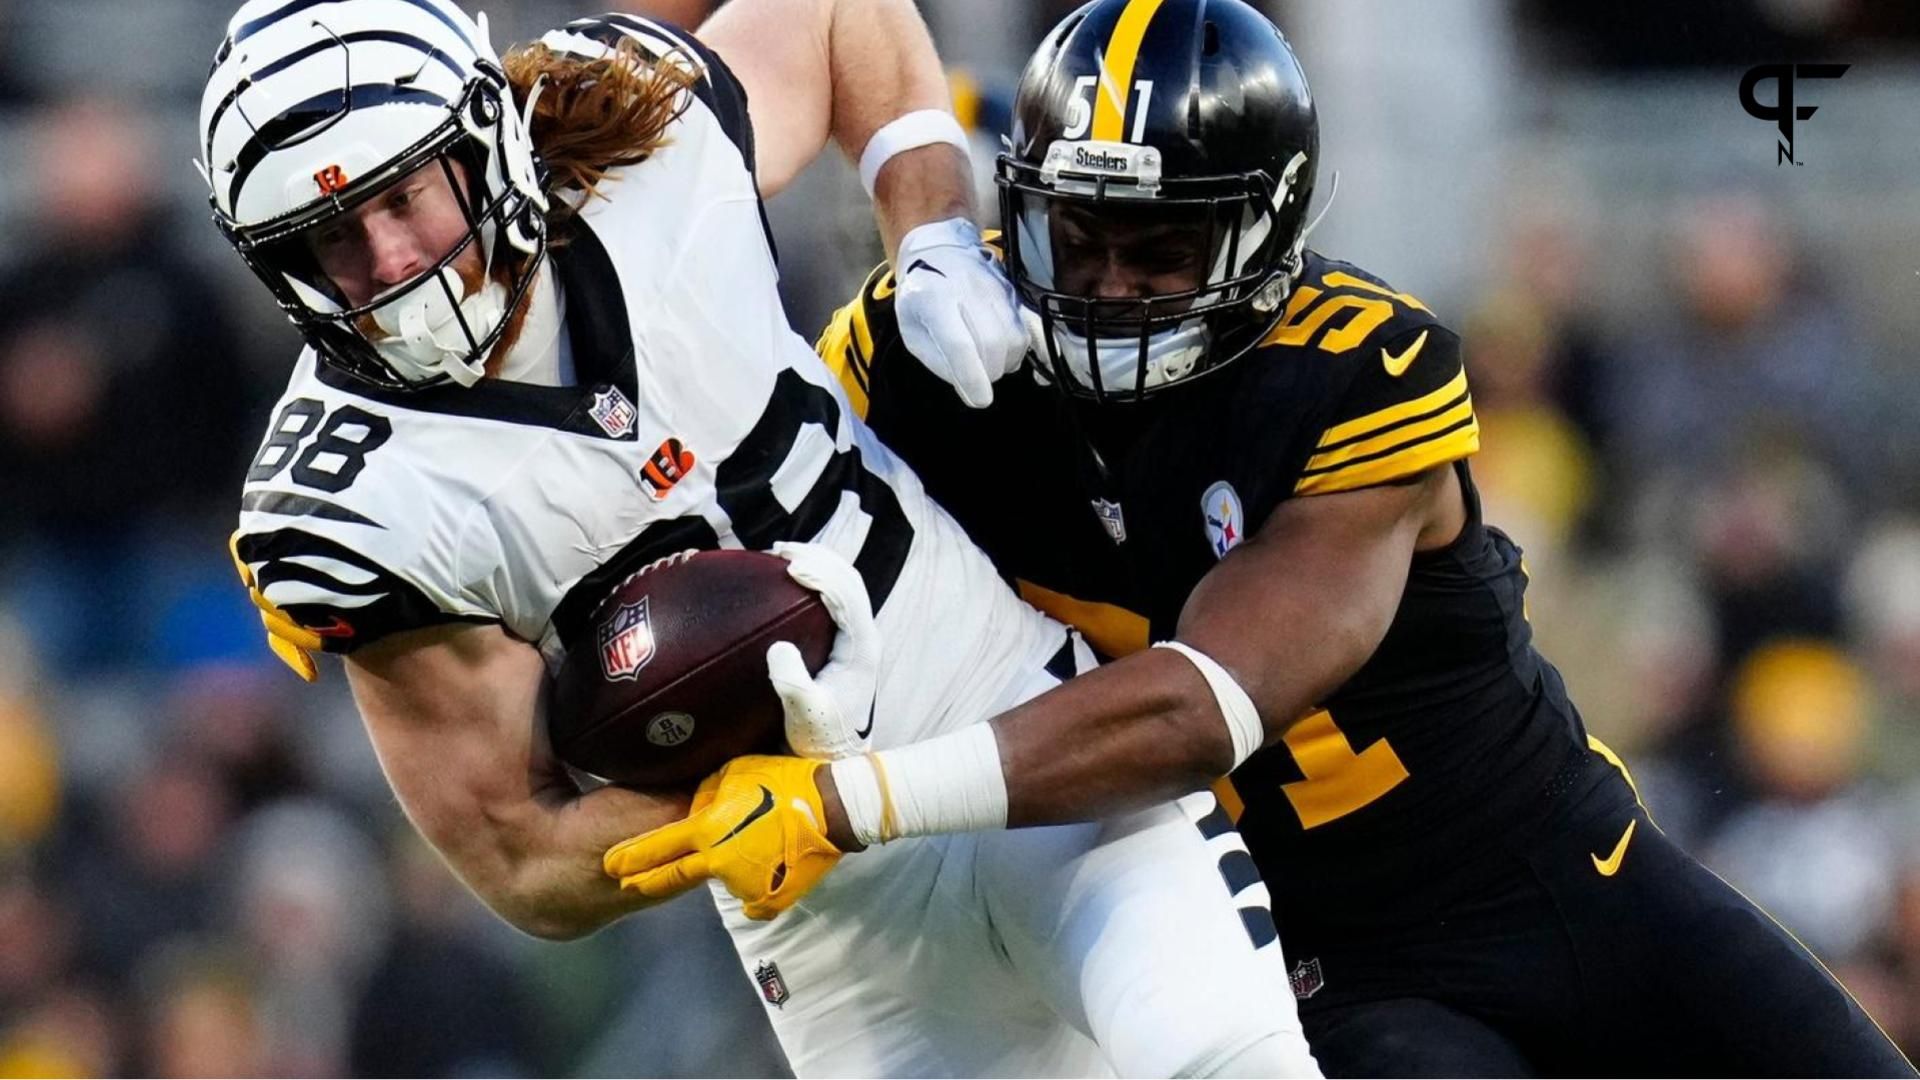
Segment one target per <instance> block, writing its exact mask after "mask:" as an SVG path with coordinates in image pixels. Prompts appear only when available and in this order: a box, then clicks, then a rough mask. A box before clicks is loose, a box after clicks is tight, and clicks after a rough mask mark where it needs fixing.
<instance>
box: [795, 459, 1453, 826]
mask: <svg viewBox="0 0 1920 1080" xmlns="http://www.w3.org/2000/svg"><path fill="white" fill-rule="evenodd" d="M1464 514H1465V511H1464V508H1463V505H1462V502H1461V497H1460V494H1459V480H1458V479H1457V478H1456V477H1455V476H1454V472H1453V469H1452V468H1451V467H1442V468H1438V469H1434V470H1432V471H1430V472H1428V473H1426V474H1424V475H1423V476H1421V477H1420V478H1419V480H1418V481H1416V482H1414V483H1410V484H1403V485H1394V486H1386V487H1377V488H1369V489H1365V490H1361V491H1354V492H1345V493H1341V494H1336V495H1323V496H1316V497H1313V498H1303V499H1296V500H1292V501H1289V502H1286V503H1283V504H1281V506H1280V507H1279V509H1277V510H1275V511H1274V513H1273V515H1272V516H1271V517H1270V518H1269V519H1268V520H1267V522H1266V523H1265V524H1264V525H1263V526H1262V527H1261V528H1260V530H1259V531H1258V532H1257V533H1255V534H1254V535H1253V536H1252V537H1250V538H1249V539H1248V541H1247V542H1246V543H1244V544H1242V545H1241V546H1240V547H1238V548H1236V549H1235V550H1234V551H1233V553H1232V554H1230V555H1229V556H1227V558H1225V559H1223V560H1222V561H1221V562H1220V565H1219V566H1217V567H1215V568H1214V569H1213V571H1212V572H1211V573H1209V574H1207V576H1206V577H1205V578H1203V579H1201V582H1200V584H1199V585H1198V586H1197V587H1196V588H1195V589H1194V591H1193V594H1192V596H1190V597H1189V598H1188V600H1187V605H1186V607H1185V609H1184V610H1183V611H1182V612H1181V615H1180V625H1179V628H1178V632H1177V634H1176V636H1177V638H1178V639H1179V640H1180V641H1183V642H1185V643H1187V644H1189V645H1191V646H1193V647H1194V648H1196V649H1199V650H1200V651H1201V652H1204V653H1206V654H1207V655H1208V656H1211V657H1212V658H1213V659H1214V660H1215V661H1217V662H1218V663H1220V664H1221V665H1222V666H1223V667H1225V668H1226V669H1227V670H1228V671H1229V672H1230V673H1232V675H1233V677H1234V679H1235V680H1236V681H1237V682H1239V683H1240V685H1241V686H1242V687H1243V688H1244V689H1245V690H1246V691H1247V694H1248V696H1249V697H1251V698H1252V699H1253V702H1254V705H1255V706H1256V708H1257V709H1258V710H1259V713H1260V717H1261V720H1262V723H1263V727H1264V728H1265V732H1266V741H1267V742H1268V743H1271V742H1273V741H1274V740H1276V739H1278V738H1279V737H1280V736H1281V735H1283V734H1284V733H1285V732H1286V730H1287V728H1289V727H1291V726H1292V725H1293V724H1294V723H1295V722H1296V721H1298V720H1299V719H1300V718H1301V717H1302V716H1304V715H1306V714H1307V713H1308V712H1309V711H1311V710H1312V709H1313V707H1314V706H1315V705H1316V704H1317V703H1318V702H1319V701H1321V700H1322V699H1324V698H1325V697H1326V696H1327V695H1328V694H1330V693H1332V692H1333V691H1334V690H1335V689H1336V688H1338V687H1339V686H1340V684H1342V683H1344V682H1345V681H1346V680H1347V679H1348V678H1350V677H1351V676H1352V675H1353V673H1354V672H1355V671H1358V670H1359V668H1360V666H1361V665H1362V664H1364V663H1366V661H1367V658H1368V657H1369V656H1371V655H1372V654H1373V651H1374V650H1375V649H1376V648H1377V647H1378V646H1379V644H1380V640H1381V638H1383V637H1385V636H1386V632H1387V627H1388V626H1389V625H1390V624H1391V623H1392V621H1393V615H1394V612H1395V611H1396V610H1397V609H1398V607H1399V603H1400V597H1401V594H1402V592H1403V591H1404V590H1405V588H1406V580H1407V572H1408V568H1409V566H1410V563H1411V560H1412V557H1413V554H1414V552H1415V551H1416V550H1419V549H1423V548H1432V547H1437V546H1440V545H1441V544H1444V543H1446V542H1447V541H1449V540H1451V539H1452V538H1453V537H1454V536H1455V535H1457V534H1458V532H1459V530H1460V527H1461V525H1462V523H1463V522H1464ZM992 722H993V726H994V734H995V737H996V739H997V740H998V742H999V748H1000V758H1001V765H1002V769H1003V772H1004V775H1005V777H1006V785H1007V824H1008V825H1009V826H1022V825H1045V824H1052V823H1057V822H1065V821H1084V820H1088V819H1092V818H1099V817H1105V816H1108V815H1111V814H1113V813H1117V812H1121V811H1124V810H1128V809H1132V808H1134V807H1138V806H1142V805H1146V804H1148V803H1152V802H1158V801H1161V800H1164V799H1168V798H1174V797H1178V796H1180V795H1184V794H1186V793H1188V792H1191V791H1196V790H1199V789H1200V788H1204V787H1206V786H1207V785H1208V784H1210V783H1212V782H1213V781H1214V780H1215V779H1217V778H1219V777H1220V776H1221V775H1223V774H1225V773H1226V772H1227V771H1228V768H1229V767H1230V766H1231V764H1232V762H1233V744H1232V740H1231V738H1230V736H1229V735H1228V731H1227V727H1226V723H1225V720H1224V719H1223V717H1222V715H1221V712H1220V707H1219V705H1218V704H1217V702H1216V700H1215V698H1214V695H1213V692H1212V690H1211V689H1209V687H1208V686H1207V683H1206V681H1205V680H1204V679H1203V678H1202V677H1201V675H1200V673H1199V671H1198V670H1197V669H1196V668H1195V667H1194V665H1193V663H1192V662H1191V661H1189V660H1188V659H1187V658H1186V657H1184V656H1180V655H1177V654H1175V653H1174V652H1172V651H1170V650H1167V649H1147V650H1144V651H1142V652H1138V653H1135V654H1133V655H1132V656H1128V657H1125V658H1123V659H1121V660H1117V661H1115V662H1113V663H1111V664H1107V665H1105V666H1104V667H1101V668H1099V669H1098V670H1095V671H1092V672H1089V673H1088V674H1085V675H1082V676H1079V677H1077V678H1074V679H1070V680H1068V681H1067V682H1065V683H1062V684H1061V685H1060V686H1058V687H1056V688H1055V689H1053V690H1050V691H1048V692H1047V693H1045V694H1042V695H1040V696H1039V697H1036V698H1034V699H1033V700H1031V701H1029V702H1026V703H1025V704H1023V705H1021V706H1019V707H1017V708H1015V709H1012V710H1009V711H1008V712H1005V713H1002V714H1001V715H1000V716H997V717H995V718H994V719H993V721H992ZM816 775H817V778H818V779H819V780H820V781H821V787H822V794H823V796H825V802H826V807H827V816H828V821H829V833H828V835H829V837H830V838H831V839H833V840H834V842H835V843H837V844H842V845H843V847H844V845H845V844H855V846H857V844H856V842H855V840H854V837H853V835H852V833H851V830H850V829H849V828H848V827H847V825H846V822H845V814H844V811H843V810H842V808H841V806H840V804H839V799H838V792H837V791H833V790H832V788H833V782H832V772H831V770H827V769H822V770H820V771H819V772H818V773H817V774H816Z"/></svg>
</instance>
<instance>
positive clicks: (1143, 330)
mask: <svg viewBox="0 0 1920 1080" xmlns="http://www.w3.org/2000/svg"><path fill="white" fill-rule="evenodd" d="M1304 160H1305V159H1304V155H1303V156H1302V157H1301V158H1300V159H1299V162H1296V167H1295V168H1290V169H1289V170H1288V175H1287V176H1285V177H1281V178H1269V177H1268V176H1266V175H1265V174H1263V173H1259V172H1252V173H1245V174H1239V175H1223V176H1213V177H1199V178H1182V179H1177V180H1176V179H1167V178H1162V177H1161V176H1160V174H1159V167H1158V163H1159V157H1158V153H1157V151H1155V150H1154V149H1153V148H1152V147H1143V146H1136V145H1128V144H1102V143H1096V142H1080V143H1071V142H1066V141H1058V142H1055V143H1054V144H1053V145H1052V147H1050V148H1049V151H1048V153H1047V156H1046V158H1045V161H1044V162H1043V164H1041V165H1040V166H1038V167H1035V166H1033V165H1031V164H1029V163H1025V162H1022V161H1019V160H1016V159H1015V158H1014V157H1013V156H1012V155H1002V156H1001V158H1000V165H999V170H998V181H999V186H1000V193H1001V213H1002V221H1003V224H1004V226H1005V230H1006V245H1007V264H1008V267H1009V269H1010V271H1011V274H1012V277H1013V280H1014V283H1015V286H1016V288H1017V289H1018V290H1019V294H1020V299H1021V303H1022V307H1023V308H1024V309H1025V315H1026V317H1027V320H1028V327H1029V332H1030V335H1031V336H1032V337H1033V339H1034V340H1033V345H1034V355H1035V356H1036V357H1038V358H1040V359H1041V361H1042V364H1041V367H1042V370H1041V371H1039V372H1038V373H1037V374H1039V376H1040V377H1041V378H1043V379H1045V380H1046V381H1049V382H1053V383H1054V384H1055V385H1057V386H1059V387H1061V388H1062V389H1064V390H1065V391H1066V392H1068V393H1070V394H1073V395H1075V396H1081V397H1091V398H1094V399H1096V400H1100V401H1131V400H1137V399H1139V398H1142V397H1144V396H1146V395H1148V394H1150V393H1152V392H1154V391H1156V390H1159V389H1161V388H1163V387H1165V386H1168V385H1172V384H1174V383H1178V382H1184V381H1187V380H1191V379H1193V378H1197V377H1198V376H1200V375H1202V374H1205V373H1206V372H1208V371H1213V370H1217V369H1218V368H1220V367H1221V366H1223V365H1224V364H1226V363H1227V362H1228V361H1230V360H1232V359H1235V358H1237V357H1238V356H1240V355H1241V354H1243V353H1245V352H1246V351H1247V350H1248V349H1250V348H1252V347H1253V345H1254V344H1255V343H1256V342H1257V341H1258V340H1259V338H1260V337H1261V336H1262V335H1264V334H1265V332H1266V331H1267V329H1269V328H1270V327H1271V326H1272V325H1273V323H1274V321H1275V320H1277V319H1278V317H1279V310H1280V304H1281V301H1282V300H1284V299H1285V297H1286V294H1287V293H1288V292H1289V291H1290V290H1291V288H1292V282H1293V280H1294V278H1295V277H1296V276H1297V275H1298V273H1299V268H1300V246H1301V245H1300V236H1299V230H1298V228H1297V225H1296V227H1295V228H1293V229H1288V228H1285V227H1284V224H1283V222H1295V223H1297V221H1298V219H1299V210H1298V206H1297V202H1296V200H1302V199H1304V197H1305V192H1303V191H1299V190H1296V183H1295V179H1296V174H1297V173H1298V172H1299V171H1300V170H1299V169H1298V168H1297V165H1298V164H1299V163H1303V162H1304Z"/></svg>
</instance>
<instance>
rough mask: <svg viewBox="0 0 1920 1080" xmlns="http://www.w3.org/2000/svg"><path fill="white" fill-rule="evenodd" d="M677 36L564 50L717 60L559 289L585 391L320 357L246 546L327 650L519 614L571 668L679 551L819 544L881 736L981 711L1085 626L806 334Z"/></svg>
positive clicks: (729, 110) (595, 27)
mask: <svg viewBox="0 0 1920 1080" xmlns="http://www.w3.org/2000/svg"><path fill="white" fill-rule="evenodd" d="M671 35H672V32H671V31H669V30H667V29H666V28H664V27H660V26H658V25H656V24H651V23H648V22H646V21H645V20H640V19H634V18H631V17H625V16H608V17H606V18H604V19H594V20H581V21H580V22H577V23H574V24H571V25H570V26H568V27H567V28H564V29H561V30H556V31H553V32H552V33H550V34H548V35H547V36H546V38H545V39H543V40H544V42H545V44H547V45H549V46H551V47H553V48H555V49H557V50H561V51H568V52H574V53H583V54H588V55H600V54H603V53H604V52H605V50H606V49H607V47H608V45H609V44H610V43H612V42H614V41H618V40H623V39H625V40H634V41H636V42H638V44H639V45H640V46H641V48H642V49H643V51H645V52H647V53H649V54H652V55H669V54H671V55H676V56H678V57H682V58H684V62H687V63H692V64H697V65H699V66H700V67H701V69H702V70H701V74H700V78H699V79H698V81H697V83H696V86H695V93H694V94H693V95H692V100H690V101H689V102H688V103H687V108H686V110H685V112H684V113H683V114H682V116H681V117H680V118H679V119H678V120H676V121H675V122H674V123H673V125H672V127H671V128H670V130H669V132H668V134H667V140H666V145H665V146H664V148H662V149H661V150H659V151H658V152H657V153H655V154H654V155H653V156H652V157H650V158H649V159H647V160H646V161H643V162H641V163H639V164H637V165H634V166H630V167H627V168H623V169H617V170H614V171H613V172H611V173H609V174H608V176H607V179H606V181H605V183H604V184H603V185H602V188H601V191H602V193H603V194H604V195H605V196H606V197H605V198H594V199H591V200H588V201H587V202H586V203H585V204H584V206H583V207H582V210H581V214H580V218H579V222H578V225H577V226H576V227H574V228H573V229H572V231H571V233H570V235H569V236H568V237H567V239H566V243H565V244H564V245H563V246H560V247H558V248H557V249H556V250H554V251H553V252H552V262H553V273H552V274H550V275H548V276H547V277H546V278H544V279H543V280H542V282H541V284H540V285H539V286H537V287H541V288H545V287H551V283H552V282H555V281H557V282H558V283H559V286H560V289H561V294H562V296H563V297H564V301H565V304H564V307H565V313H566V314H565V318H566V334H567V337H568V339H569V342H570V348H571V356H572V360H573V366H574V368H575V370H576V371H577V373H578V383H579V385H577V386H571V387H550V386H540V385H533V384H527V383H513V382H506V381H500V380H492V379H488V380H482V381H481V382H480V383H478V384H476V385H474V386H472V387H461V386H457V385H452V384H447V385H441V386H434V387H429V388H426V389H422V390H417V391H411V392H392V391H383V390H379V389H375V388H373V387H370V386H368V385H366V384H363V383H361V382H359V381H357V380H354V379H352V378H351V377H349V376H346V375H343V374H341V373H340V372H338V371H337V370H335V369H334V368H332V367H329V366H327V365H325V364H322V363H320V362H319V361H318V360H317V359H316V357H315V356H314V354H313V353H312V352H311V350H309V351H308V352H307V353H305V354H304V355H303V356H302V357H301V359H300V361H299V363H298V365H297V369H296V371H295V373H294V376H293V379H292V381H291V383H290V385H289V386H288V388H287V391H286V394H285V395H284V396H283V397H282V399H281V401H280V403H279V405H278V407H277V409H276V411H275V414H274V418H273V421H272V425H271V427H270V428H269V431H268V435H267V439H266V441H265V443H264V444H263V446H262V447H261V450H260V453H259V455H258V457H257V458H256V459H255V461H254V464H253V467H252V469H251V470H250V471H249V472H248V474H247V480H246V486H245V491H244V496H243V499H242V503H241V506H242V512H241V515H240V538H239V541H238V550H239V552H240V557H241V559H242V560H244V561H245V562H246V563H247V564H248V565H249V566H250V567H251V568H252V569H253V572H254V574H255V576H256V579H257V581H258V583H259V585H260V587H261V589H262V591H263V592H264V594H265V596H266V598H267V599H268V600H270V601H272V602H273V603H275V604H277V605H279V606H280V607H281V608H282V609H283V610H285V611H286V612H287V613H288V614H289V615H290V616H291V617H292V618H294V619H295V620H296V621H298V622H300V623H302V624H303V625H305V626H307V627H310V628H312V629H314V630H315V631H317V632H318V633H319V634H320V635H321V638H322V640H323V642H324V643H325V646H326V648H327V649H328V651H332V652H350V651H352V650H353V649H354V648H357V647H359V646H361V645H365V644H367V643H368V642H371V641H374V640H377V639H379V638H381V637H383V636H386V635H388V634H391V633H394V632H396V631H401V630H407V629H412V628H416V627H420V626H426V625H430V624H433V623H440V622H447V621H456V620H457V621H470V622H494V623H499V624H501V625H502V626H503V627H505V629H507V630H508V631H509V632H511V633H512V634H514V635H515V636H517V637H520V638H522V639H524V640H526V641H529V642H533V643H536V644H537V645H538V646H539V647H540V648H541V650H542V652H543V653H544V654H545V655H546V657H547V659H548V662H549V664H557V663H558V660H559V658H560V657H561V656H562V655H563V653H564V650H565V648H566V647H567V646H569V645H571V644H573V643H574V642H575V641H577V640H579V639H580V637H581V634H582V631H583V630H585V629H586V627H585V625H584V624H585V622H586V620H587V618H588V616H589V615H590V614H591V613H592V612H593V609H594V608H595V607H596V606H598V604H599V602H600V601H601V600H603V599H604V598H605V597H606V596H607V595H608V593H609V592H610V591H611V590H612V588H613V587H614V586H615V585H617V584H618V583H619V582H620V581H621V580H622V579H623V578H625V577H626V576H627V575H628V574H630V573H632V572H633V571H634V570H637V569H638V568H639V567H641V566H643V565H645V564H646V563H648V562H650V561H652V560H654V559H658V558H660V557H662V556H665V555H669V554H672V553H674V552H678V551H682V550H686V549H688V548H715V547H722V548H749V549H755V550H765V549H767V548H770V547H771V546H772V545H773V544H774V543H775V542H777V541H782V540H792V541H813V542H817V543H822V544H825V545H828V546H830V547H832V548H834V549H835V550H836V551H838V552H839V553H840V554H842V555H843V556H845V557H847V558H848V559H849V560H851V561H852V562H853V564H854V566H855V567H856V568H857V569H858V570H859V571H860V573H861V575H862V577H863V578H864V579H865V581H866V584H867V587H868V591H869V592H870V593H871V595H872V599H873V603H874V609H875V614H876V620H877V623H878V626H879V630H880V633H881V636H882V640H883V642H884V650H885V652H884V658H883V662H882V664H881V668H880V670H881V676H880V683H879V688H878V695H877V700H876V710H875V715H876V717H878V718H882V719H880V720H879V722H878V724H877V727H876V729H875V731H874V732H873V738H874V741H875V743H876V745H878V746H881V747H885V746H889V745H896V744H900V743H905V742H911V741H914V740H916V739H919V738H922V737H925V736H927V735H930V734H933V733H935V732H938V731H942V730H947V729H949V728H952V727H957V726H960V725H963V724H966V723H971V722H974V721H977V720H979V719H981V718H982V717H983V715H984V714H983V713H982V712H981V711H980V707H979V706H978V704H970V703H981V702H985V701H989V700H993V699H995V698H998V697H1000V696H1001V695H1002V693H1003V691H1004V690H1005V689H1006V687H1007V686H1009V685H1011V684H1012V683H1014V682H1015V681H1016V680H1018V679H1020V678H1024V677H1026V673H1028V672H1029V671H1030V670H1031V669H1032V667H1033V664H1034V662H1035V657H1039V658H1041V659H1042V660H1044V659H1045V658H1046V657H1047V656H1050V655H1052V654H1053V653H1055V652H1056V651H1057V650H1059V649H1060V647H1061V645H1062V642H1063V640H1064V631H1063V630H1062V629H1061V628H1060V627H1058V626H1057V625H1055V624H1052V623H1050V622H1048V621H1047V620H1045V619H1044V618H1043V617H1042V616H1040V615H1038V614H1037V613H1035V612H1033V611H1032V610H1031V609H1029V608H1027V607H1026V606H1025V605H1024V604H1023V603H1022V602H1021V601H1019V600H1018V599H1017V598H1016V597H1015V596H1014V595H1013V594H1012V593H1011V592H1010V591H1009V590H1008V589H1007V587H1006V586H1005V585H1004V584H1003V583H1002V582H1001V581H1000V580H999V579H998V577H997V575H996V573H995V571H994V569H993V567H992V566H991V564H990V563H989V562H988V561H987V559H986V557H985V556H984V555H982V554H981V553H980V552H979V550H978V549H977V548H975V547H974V546H973V544H972V543H971V542H970V541H968V540H967V539H966V537H965V536H964V535H963V534H962V532H961V531H960V529H959V527H958V526H957V525H956V524H955V523H954V522H953V520H952V519H951V518H949V517H948V516H947V515H946V514H945V513H944V512H943V511H941V510H940V509H939V508H938V507H937V506H935V505H934V504H933V503H932V502H930V501H929V500H928V498H927V496H926V494H925V492H924V491H923V490H922V488H921V486H920V483H919V480H918V479H917V478H916V477H915V476H914V475H913V473H912V471H911V470H909V469H908V468H907V467H906V466H905V465H904V464H903V463H901V462H900V460H899V459H897V458H895V457H894V456H893V454H892V453H890V452H889V451H888V450H887V449H886V448H885V447H884V446H882V445H880V443H879V442H878V441H876V440H875V438H874V437H873V435H872V434H871V433H870V432H869V431H868V430H867V429H866V427H865V426H864V425H863V424H862V423H861V422H860V421H859V420H858V419H857V418H856V417H855V415H854V413H853V412H852V410H851V409H850V408H849V407H848V404H847V402H846V400H845V398H844V397H843V395H842V392H841V390H840V387H839V385H838V383H837V381H836V380H835V379H834V378H833V377H832V376H831V375H830V374H829V373H828V372H827V370H826V369H825V367H824V366H823V365H822V364H821V362H820V361H819V359H818V358H817V357H815V355H814V353H813V350H812V349H811V348H809V347H808V345H807V343H806V342H805V341H804V340H802V339H801V338H800V337H798V336H797V335H796V334H795V333H794V332H793V331H792V329H791V328H790V327H789V326H788V324H787V322H786V318H785V315H784V313H783V311H782V308H781V305H780V299H779V296H778V294H777V292H776V289H775V284H776V279H777V274H776V270H775V264H774V255H773V250H772V244H771V240H770V238H769V236H768V234H767V232H766V230H765V225H764V220H763V217H762V211H761V206H760V199H759V195H758V192H757V190H756V188H755V185H754V180H753V175H752V134H751V131H750V129H749V127H748V124H747V120H746V109H745V99H744V95H743V94H742V93H741V91H740V90H739V88H738V84H737V83H735V82H734V81H733V77H732V76H731V74H729V73H728V72H727V71H726V69H725V67H724V66H723V65H721V64H720V62H719V60H718V58H717V57H714V56H713V55H712V54H711V53H707V52H706V51H705V50H704V49H702V48H701V47H700V46H699V45H698V43H696V42H693V41H691V40H690V39H686V38H683V37H677V36H671ZM676 50H677V52H676Z"/></svg>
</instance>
